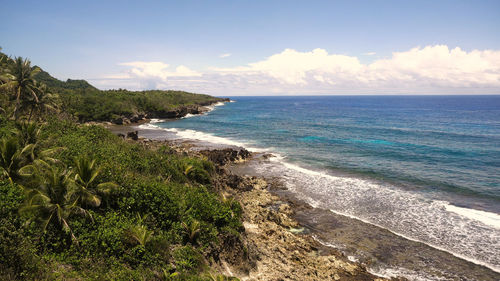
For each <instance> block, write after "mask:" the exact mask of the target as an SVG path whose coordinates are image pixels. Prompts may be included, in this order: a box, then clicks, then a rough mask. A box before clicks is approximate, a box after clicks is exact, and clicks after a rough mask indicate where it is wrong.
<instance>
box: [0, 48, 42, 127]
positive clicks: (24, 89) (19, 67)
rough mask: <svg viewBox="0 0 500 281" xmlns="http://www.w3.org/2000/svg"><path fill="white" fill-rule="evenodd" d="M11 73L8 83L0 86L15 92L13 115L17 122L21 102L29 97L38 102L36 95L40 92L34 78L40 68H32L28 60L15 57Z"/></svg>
mask: <svg viewBox="0 0 500 281" xmlns="http://www.w3.org/2000/svg"><path fill="white" fill-rule="evenodd" d="M11 72H12V73H11V75H9V81H8V82H7V83H6V84H4V85H2V86H7V87H12V89H14V91H15V98H16V103H15V108H14V113H13V115H14V118H15V119H16V120H17V118H18V116H17V115H18V112H19V110H20V107H21V101H23V100H25V99H28V98H29V97H31V98H32V99H34V100H35V101H36V102H38V93H39V91H40V90H39V89H38V88H37V84H36V83H35V78H34V77H35V75H36V74H38V73H39V72H40V68H38V67H34V68H32V67H31V62H30V61H29V60H28V59H23V58H21V57H17V58H15V60H14V65H13V67H12V71H11Z"/></svg>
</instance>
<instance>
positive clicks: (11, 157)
mask: <svg viewBox="0 0 500 281" xmlns="http://www.w3.org/2000/svg"><path fill="white" fill-rule="evenodd" d="M32 151H33V145H32V144H28V145H26V146H20V145H19V143H18V141H17V139H16V138H2V139H1V140H0V169H1V173H2V174H3V176H5V177H6V178H8V179H9V181H10V182H11V183H13V182H14V181H16V180H19V179H21V178H22V176H21V174H20V172H19V171H20V169H21V168H22V167H24V166H25V165H27V164H29V155H30V154H31V153H32Z"/></svg>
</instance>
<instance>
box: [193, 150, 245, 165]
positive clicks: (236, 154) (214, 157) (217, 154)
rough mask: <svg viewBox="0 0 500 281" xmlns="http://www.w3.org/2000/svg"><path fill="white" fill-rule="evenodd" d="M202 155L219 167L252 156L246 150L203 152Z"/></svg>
mask: <svg viewBox="0 0 500 281" xmlns="http://www.w3.org/2000/svg"><path fill="white" fill-rule="evenodd" d="M200 153H201V154H202V155H204V156H206V157H207V158H208V160H210V161H212V162H213V163H215V164H216V165H218V166H224V165H225V164H227V163H230V162H235V161H241V160H245V159H247V158H248V157H249V156H250V152H249V151H248V150H246V149H244V148H237V149H233V148H224V149H214V150H202V151H200Z"/></svg>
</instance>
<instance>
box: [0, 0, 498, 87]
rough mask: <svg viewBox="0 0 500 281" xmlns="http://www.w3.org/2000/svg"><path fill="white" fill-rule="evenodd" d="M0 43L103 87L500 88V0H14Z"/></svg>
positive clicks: (5, 8)
mask: <svg viewBox="0 0 500 281" xmlns="http://www.w3.org/2000/svg"><path fill="white" fill-rule="evenodd" d="M0 1H1V5H0V6H1V7H2V12H1V14H2V16H1V17H0V47H2V49H3V50H2V52H4V53H6V54H8V55H11V56H22V57H28V58H29V59H30V60H31V61H32V63H33V64H36V65H39V66H41V67H42V68H43V69H44V70H46V71H48V72H49V73H51V74H52V75H53V76H55V77H57V78H59V79H61V80H66V79H67V78H71V79H85V80H88V81H89V82H90V83H91V84H93V85H94V86H96V87H98V88H100V89H111V88H126V89H130V90H142V89H177V90H186V91H193V92H197V93H207V94H212V95H218V96H231V95H323V94H340V95H352V94H500V31H499V30H500V1H479V0H476V1H460V0H454V1H445V0H442V1H438V0H433V1H422V0H419V1H389V0H385V1H378V0H371V1H356V0H351V1H314V0H309V1H293V0H283V1H272V0H267V1H258V0H253V1H244V0H233V1H217V0H212V1H207V0H205V1H202V0H200V1H191V0H183V1H148V0H144V1H125V0H122V1H117V0H116V1H111V0H110V1H104V0H101V1H93V0H86V1H77V0H75V1H24V0H16V1H6V0H0Z"/></svg>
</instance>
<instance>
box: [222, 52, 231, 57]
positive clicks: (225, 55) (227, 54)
mask: <svg viewBox="0 0 500 281" xmlns="http://www.w3.org/2000/svg"><path fill="white" fill-rule="evenodd" d="M230 56H231V53H225V54H221V55H219V58H227V57H230Z"/></svg>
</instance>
